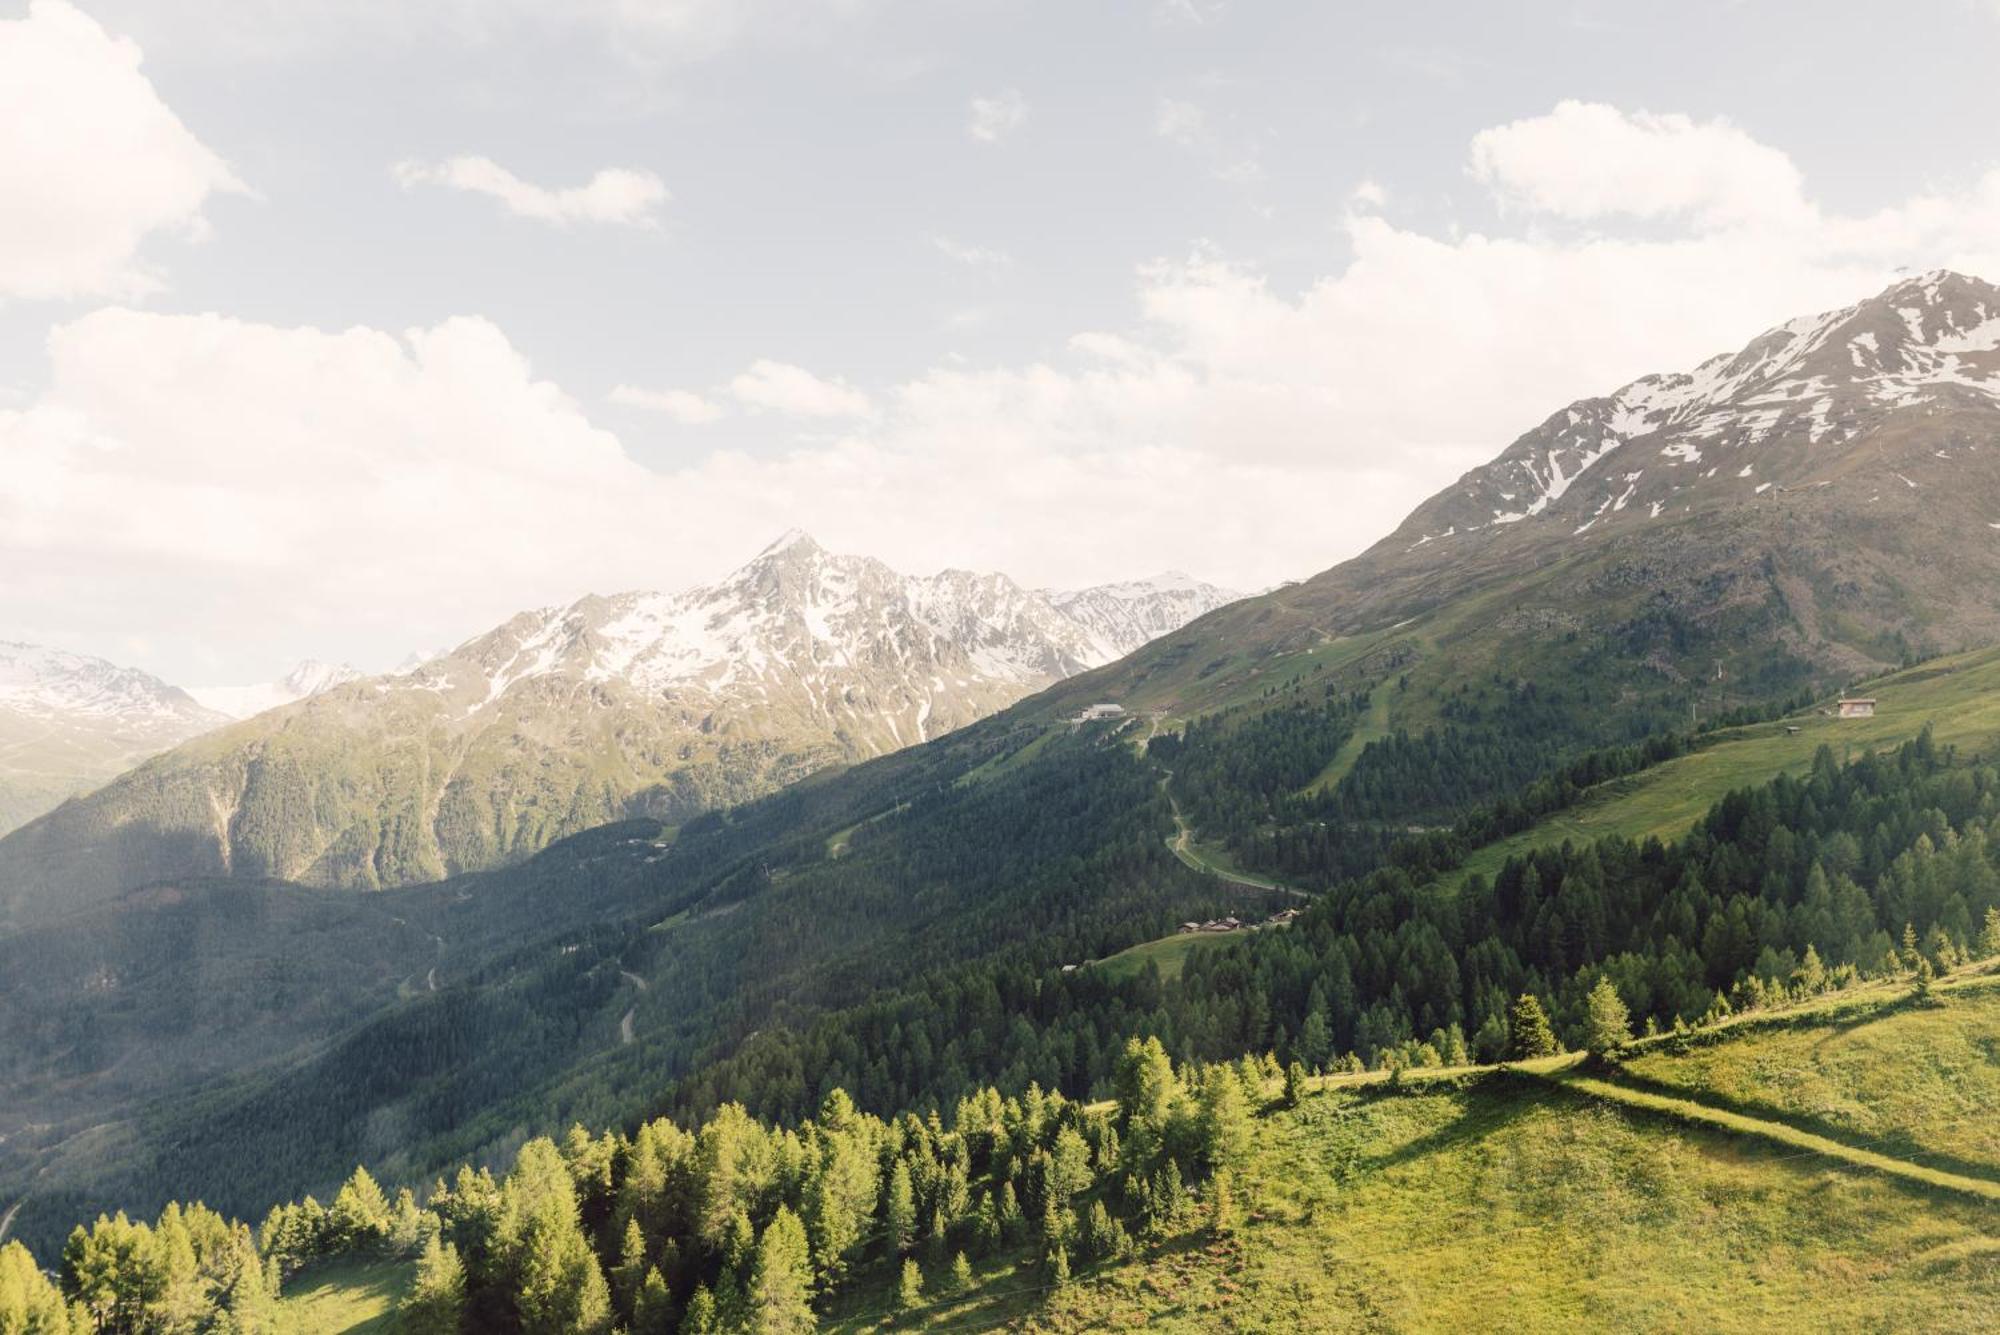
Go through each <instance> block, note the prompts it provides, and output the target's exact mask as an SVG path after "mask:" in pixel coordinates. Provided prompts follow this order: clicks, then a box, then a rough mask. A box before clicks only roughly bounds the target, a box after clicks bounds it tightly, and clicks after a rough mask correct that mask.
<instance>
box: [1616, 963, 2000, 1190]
mask: <svg viewBox="0 0 2000 1335" xmlns="http://www.w3.org/2000/svg"><path fill="white" fill-rule="evenodd" d="M1995 982H1996V980H1993V979H1990V978H1989V979H1979V980H1971V981H1967V982H1965V983H1963V984H1960V985H1958V986H1953V987H1940V988H1938V989H1936V990H1935V991H1934V992H1933V994H1932V1000H1931V1001H1930V1002H1929V1003H1928V1004H1925V1003H1916V1002H1902V1001H1896V1002H1888V1001H1884V1000H1875V1001H1873V1002H1869V1001H1862V1002H1859V1003H1857V1004H1855V1005H1853V1006H1849V1007H1842V1008H1838V1009H1833V1010H1828V1011H1824V1012H1820V1013H1816V1014H1813V1015H1808V1016H1803V1017H1799V1018H1798V1019H1796V1020H1789V1021H1786V1020H1774V1021H1771V1022H1769V1023H1766V1024H1762V1025H1756V1024H1755V1023H1754V1022H1752V1026H1754V1028H1755V1029H1756V1032H1755V1034H1754V1036H1753V1037H1752V1038H1751V1039H1750V1040H1749V1041H1740V1040H1732V1041H1715V1042H1709V1041H1702V1040H1701V1039H1700V1038H1697V1039H1695V1040H1693V1041H1690V1042H1685V1043H1677V1042H1673V1041H1667V1042H1662V1043H1659V1044H1655V1045H1651V1046H1649V1047H1647V1048H1646V1049H1644V1050H1643V1051H1642V1052H1640V1053H1639V1054H1638V1055H1636V1056H1634V1057H1632V1058H1630V1059H1629V1060H1628V1061H1626V1062H1625V1063H1624V1065H1625V1068H1626V1070H1627V1071H1628V1072H1630V1074H1631V1075H1632V1076H1633V1077H1635V1078H1636V1079H1637V1080H1639V1081H1641V1082H1644V1083H1646V1084H1647V1085H1649V1086H1650V1087H1652V1088H1655V1089H1658V1090H1660V1091H1662V1092H1665V1093H1676V1092H1681V1093H1693V1094H1697V1095H1698V1096H1700V1097H1702V1098H1704V1099H1705V1100H1706V1101H1708V1102H1710V1103H1714V1104H1719V1105H1722V1106H1725V1107H1728V1108H1732V1109H1736V1110H1738V1111H1742V1112H1748V1113H1751V1114H1754V1115H1758V1116H1763V1117H1768V1118H1773V1119H1779V1120H1783V1121H1786V1122H1788V1123H1792V1124H1795V1125H1798V1126H1801V1127H1804V1128H1807V1129H1810V1130H1813V1131H1818V1132H1822V1133H1825V1134H1828V1135H1833V1136H1836V1137H1839V1138H1841V1139H1843V1140H1846V1141H1850V1142H1852V1143H1856V1144H1870V1145H1875V1146H1878V1147H1880V1148H1882V1149H1884V1150H1886V1151H1887V1152H1889V1153H1892V1154H1895V1155H1898V1156H1899V1157H1903V1158H1907V1159H1911V1160H1914V1161H1916V1162H1920V1163H1926V1164H1931V1165H1935V1166H1937V1167H1940V1168H1946V1169H1952V1170H1956V1171H1960V1172H1965V1173H1971V1174H1978V1175H1984V1176H1987V1177H1991V1178H1993V1179H1995V1180H2000V986H1995V985H1994V984H1995Z"/></svg>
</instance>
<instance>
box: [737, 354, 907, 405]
mask: <svg viewBox="0 0 2000 1335" xmlns="http://www.w3.org/2000/svg"><path fill="white" fill-rule="evenodd" d="M729 393H730V394H731V395H732V396H733V397H734V398H735V399H736V401H737V402H738V403H740V404H742V405H743V406H744V407H746V408H753V409H757V410H759V411H761V412H772V413H782V414H784V415H786V416H788V417H867V416H869V415H870V414H871V413H872V412H873V411H874V407H873V405H871V404H870V403H869V401H868V396H867V395H866V394H864V393H862V392H861V391H860V390H858V389H856V388H854V387H853V386H852V385H850V384H848V383H847V382H846V381H844V380H839V379H834V380H828V379H826V378H824V377H822V376H817V375H814V374H813V373H812V372H811V371H808V370H806V369H805V368H804V367H802V366H793V365H791V364H789V363H787V362H774V361H770V360H768V359H764V358H759V359H758V360H757V361H755V362H753V363H751V365H750V369H749V370H747V371H744V372H743V373H742V374H740V375H738V376H736V377H734V378H733V379H732V380H730V382H729Z"/></svg>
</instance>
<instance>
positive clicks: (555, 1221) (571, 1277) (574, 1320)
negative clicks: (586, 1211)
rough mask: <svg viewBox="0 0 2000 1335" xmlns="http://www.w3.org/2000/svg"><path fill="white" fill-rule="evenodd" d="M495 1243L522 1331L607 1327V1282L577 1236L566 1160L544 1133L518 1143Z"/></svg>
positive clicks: (535, 1334)
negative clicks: (511, 1292) (520, 1145)
mask: <svg viewBox="0 0 2000 1335" xmlns="http://www.w3.org/2000/svg"><path fill="white" fill-rule="evenodd" d="M494 1245H495V1250H496V1251H497V1252H498V1254H499V1256H500V1257H501V1258H502V1267H503V1273H504V1274H505V1275H506V1276H507V1277H508V1279H509V1280H510V1281H511V1284H510V1287H511V1288H512V1290H513V1297H514V1305H515V1309H516V1311H517V1313H518V1314H519V1316H520V1320H521V1329H522V1331H523V1332H524V1335H558V1332H561V1333H562V1335H570V1333H571V1332H579V1331H601V1330H604V1329H606V1328H608V1327H609V1325H610V1323H611V1290H610V1286H609V1285H607V1284H606V1283H605V1282H604V1272H603V1271H602V1270H601V1269H599V1268H598V1264H597V1256H596V1254H595V1253H594V1252H593V1251H592V1250H591V1247H590V1242H589V1240H588V1239H587V1238H585V1237H584V1235H583V1223H582V1219H581V1217H580V1216H579V1214H578V1211H577V1200H576V1183H575V1180H574V1179H573V1178H571V1176H570V1171H569V1165H568V1163H567V1162H565V1161H564V1159H563V1157H562V1153H561V1151H559V1150H557V1149H556V1146H555V1142H554V1141H552V1140H550V1139H548V1138H547V1137H546V1136H544V1137H538V1138H537V1139H534V1140H531V1141H529V1142H528V1143H527V1144H526V1145H523V1146H522V1147H521V1152H520V1154H519V1155H517V1156H516V1158H515V1160H514V1169H513V1171H512V1172H510V1173H508V1174H507V1181H506V1184H505V1185H504V1186H503V1187H502V1188H501V1204H500V1220H499V1223H498V1226H497V1228H496V1230H495V1236H494Z"/></svg>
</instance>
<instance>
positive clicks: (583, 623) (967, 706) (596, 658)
mask: <svg viewBox="0 0 2000 1335" xmlns="http://www.w3.org/2000/svg"><path fill="white" fill-rule="evenodd" d="M1231 597H1232V595H1229V594H1227V593H1225V592H1224V591H1222V590H1219V589H1216V588H1214V587H1213V586H1211V585H1206V584H1202V583H1201V582H1200V581H1197V580H1193V579H1190V578H1188V577H1187V576H1183V575H1174V576H1166V577H1161V578H1159V579H1156V580H1151V581H1134V582H1132V583H1129V584H1120V585H1107V586H1104V587H1102V588H1098V589H1087V590H1081V591H1078V592H1061V593H1059V592H1040V591H1035V590H1030V589H1025V588H1023V587H1021V586H1020V585H1019V584H1017V583H1015V582H1014V581H1013V580H1011V579H1009V578H1008V577H1007V576H1005V575H1000V574H993V573H982V572H975V571H968V570H943V571H940V572H938V573H937V574H935V575H927V576H918V575H903V574H900V573H898V572H896V571H894V570H892V569H890V568H889V567H888V566H887V565H885V564H884V563H883V562H881V561H878V560H876V559H874V558H872V557H865V556H848V555H838V554H835V553H832V552H829V551H828V550H827V549H826V548H824V547H822V546H820V544H819V543H817V542H816V541H814V540H813V538H812V537H811V536H810V535H808V534H806V533H804V532H801V531H799V530H793V531H791V532H789V533H787V534H785V535H784V537H782V538H780V539H779V540H778V541H777V542H774V543H772V544H771V545H770V546H768V547H766V548H764V549H763V550H762V551H761V552H759V553H758V554H757V555H756V556H755V557H753V558H752V559H751V560H750V561H749V562H747V563H746V564H744V565H743V566H742V567H740V568H739V569H737V570H736V571H734V572H732V573H731V574H729V575H727V576H725V577H724V578H722V579H720V580H718V581H716V582H715V583H713V584H708V585H699V586H696V587H694V588H691V589H687V590H685V591H683V592H681V593H676V594H667V593H657V592H632V593H623V594H616V595H612V596H608V597H602V596H596V595H593V596H590V597H585V598H581V599H578V600H577V601H576V602H573V603H570V604H567V605H565V606H562V607H553V608H544V609H541V610H539V611H534V612H526V613H522V614H521V615H520V616H517V617H515V618H513V619H512V620H511V621H509V622H508V623H507V624H506V625H504V626H501V627H499V628H497V629H496V630H494V631H492V632H490V633H489V634H488V635H485V636H481V637H479V638H478V639H475V640H473V641H471V642H469V643H468V644H466V645H464V646H462V647H461V648H459V649H458V650H455V651H454V652H453V653H451V654H449V655H446V656H444V657H442V658H439V659H437V660H434V661H432V662H430V663H427V664H425V665H423V666H422V667H419V668H417V669H415V670H414V672H413V673H412V678H413V679H414V680H416V681H418V682H427V683H430V684H431V685H432V686H433V687H434V688H436V687H438V686H439V685H440V684H450V685H451V686H453V687H454V688H456V687H460V686H463V685H465V684H466V683H468V682H470V681H473V680H477V681H479V682H481V683H483V690H481V691H479V692H478V693H477V696H476V698H472V699H469V700H468V702H467V706H466V708H467V710H468V712H469V713H477V712H479V711H481V710H484V709H486V708H487V707H489V706H491V705H494V704H495V703H496V702H498V701H500V700H502V699H503V698H504V697H509V696H510V695H514V694H516V693H518V692H521V691H524V690H528V689H530V686H531V685H532V684H536V683H546V682H548V681H550V680H568V681H574V682H582V683H591V684H596V685H606V684H614V683H615V684H616V685H618V686H620V687H622V688H625V689H629V690H631V691H634V692H636V693H637V694H638V695H639V696H640V697H641V698H644V699H649V700H653V701H656V702H658V701H664V700H672V701H674V702H675V703H677V704H682V705H685V706H686V707H689V708H694V707H696V706H697V705H699V707H700V708H702V709H703V710H704V711H708V710H713V709H716V708H718V707H726V708H735V709H753V708H755V707H758V706H760V705H762V706H767V707H769V706H778V707H782V708H784V709H786V710H796V709H799V708H803V709H804V710H805V711H806V712H807V713H808V714H810V715H812V716H814V717H816V718H817V719H818V720H819V722H820V723H821V724H822V725H826V726H832V727H834V728H836V729H839V730H841V731H843V732H845V733H847V734H848V735H851V736H855V737H868V738H871V739H872V740H871V741H870V743H869V744H868V746H867V749H869V750H882V749H888V748H890V747H893V746H897V745H903V744H907V743H908V742H911V741H916V740H921V739H923V738H925V737H928V736H934V735H936V733H937V731H938V730H939V729H940V727H957V726H960V725H962V724H963V723H966V722H970V721H971V719H973V718H976V717H978V716H980V715H981V714H984V713H987V712H990V711H991V710H992V709H994V708H997V707H998V704H997V703H996V702H999V703H1005V702H1007V701H1009V700H1011V699H1014V698H1018V697H1019V696H1020V695H1024V694H1026V693H1027V692H1028V691H1030V690H1033V689H1037V688H1039V687H1041V686H1044V685H1047V684H1048V683H1050V682H1053V681H1056V680H1059V679H1061V678H1063V677H1067V676H1071V675H1074V674H1075V673H1078V672H1082V671H1085V670H1087V669H1089V668H1092V667H1097V666H1100V665H1102V664H1104V663H1107V662H1110V661H1111V660H1112V659H1114V658H1118V657H1121V656H1123V655H1124V654H1125V653H1128V652H1130V651H1131V650H1132V649H1133V648H1136V647H1137V646H1138V645H1139V644H1142V643H1144V642H1145V641H1146V640H1148V639H1151V638H1153V637H1154V636H1156V635H1159V634H1163V633H1165V632H1166V631H1169V630H1173V629H1176V628H1178V627H1179V626H1180V625H1182V624H1184V623H1185V622H1186V621H1187V620H1189V619H1190V618H1191V617H1193V616H1196V615H1199V614H1200V613H1202V612H1205V611H1207V610H1209V609H1210V608H1212V607H1215V606H1219V605H1220V604H1221V603H1222V602H1226V601H1229V600H1230V598H1231Z"/></svg>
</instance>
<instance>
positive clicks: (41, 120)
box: [0, 0, 244, 299]
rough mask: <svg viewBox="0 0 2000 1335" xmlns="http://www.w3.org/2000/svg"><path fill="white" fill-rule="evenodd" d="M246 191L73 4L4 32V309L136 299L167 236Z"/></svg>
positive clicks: (52, 1)
mask: <svg viewBox="0 0 2000 1335" xmlns="http://www.w3.org/2000/svg"><path fill="white" fill-rule="evenodd" d="M243 190H244V186H243V185H242V183H241V182H239V181H238V180H237V179H236V177H235V176H234V175H233V174H232V173H231V172H230V170H229V168H228V166H227V165H225V164H224V162H223V161H222V159H221V158H219V157H217V156H216V155H215V153H214V152H213V151H211V150H210V149H208V148H207V147H206V146H204V145H203V144H202V143H201V141H200V140H198V139H196V138H195V136H194V135H193V134H192V133H190V132H189V130H188V128H187V126H185V125H183V124H182V123H181V121H180V118H179V117H178V116H176V115H174V113H173V111H172V109H170V108H169V107H168V106H167V105H166V103H164V102H162V101H161V100H160V97H159V94H158V93H156V92H155V91H154V89H153V85H152V83H151V82H150V81H149V80H148V79H147V78H146V76H145V74H144V73H143V72H142V71H141V70H140V52H139V48H138V47H137V46H136V45H134V44H133V43H132V42H129V41H125V40H122V39H119V38H115V37H113V36H111V35H110V34H108V33H106V32H105V31H104V29H103V28H101V27H99V26H98V24H97V23H96V21H95V20H93V19H91V18H90V17H89V16H88V15H85V14H83V13H82V12H80V11H78V10H77V9H75V8H73V7H71V6H70V5H68V4H65V3H62V0H34V3H32V4H31V5H29V7H28V15H27V17H26V18H23V19H14V20H0V297H5V296H15V297H27V298H41V299H49V298H66V297H78V296H117V297H132V296H137V295H139V294H141V293H144V292H148V291H152V290H154V289H157V288H158V287H160V286H162V280H161V278H160V276H159V275H158V274H157V273H156V272H154V271H153V270H152V269H150V268H149V267H147V266H146V265H145V264H143V263H142V262H141V261H140V259H139V255H138V252H139V249H140V246H141V245H142V244H143V243H144V241H145V240H146V238H147V237H148V236H149V235H152V234H154V233H158V232H167V233H173V234H178V235H181V236H184V237H190V238H196V239H199V238H200V237H201V236H203V235H204V234H205V232H206V230H207V223H206V220H205V219H204V217H203V215H202V206H203V205H204V204H205V203H206V202H207V200H208V197H209V196H210V195H211V194H214V193H216V192H217V191H239V192H240V191H243Z"/></svg>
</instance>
